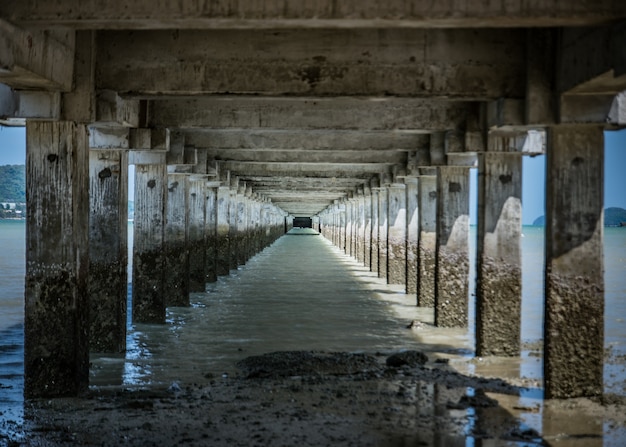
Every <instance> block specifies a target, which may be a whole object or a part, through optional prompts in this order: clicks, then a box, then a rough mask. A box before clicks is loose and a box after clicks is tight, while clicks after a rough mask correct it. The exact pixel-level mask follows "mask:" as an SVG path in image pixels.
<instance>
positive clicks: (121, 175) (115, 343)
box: [89, 150, 128, 352]
mask: <svg viewBox="0 0 626 447" xmlns="http://www.w3.org/2000/svg"><path fill="white" fill-rule="evenodd" d="M127 265H128V153H127V152H126V151H123V150H90V151H89V302H90V303H89V304H90V306H89V317H90V321H91V325H90V333H89V349H90V350H91V351H92V352H124V351H125V350H126V303H127V301H128V273H127Z"/></svg>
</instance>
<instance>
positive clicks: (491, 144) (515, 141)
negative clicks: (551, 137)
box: [487, 129, 547, 155]
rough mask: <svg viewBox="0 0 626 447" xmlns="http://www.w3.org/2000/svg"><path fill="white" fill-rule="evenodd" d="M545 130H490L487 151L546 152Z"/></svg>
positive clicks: (534, 153)
mask: <svg viewBox="0 0 626 447" xmlns="http://www.w3.org/2000/svg"><path fill="white" fill-rule="evenodd" d="M546 140H547V136H546V131H545V130H542V129H537V130H520V131H506V130H492V131H490V132H489V141H488V145H487V151H488V152H520V153H522V154H523V155H541V154H545V153H546Z"/></svg>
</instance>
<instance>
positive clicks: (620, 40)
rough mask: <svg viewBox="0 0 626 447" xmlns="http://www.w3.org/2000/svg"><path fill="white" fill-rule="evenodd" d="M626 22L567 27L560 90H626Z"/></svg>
mask: <svg viewBox="0 0 626 447" xmlns="http://www.w3.org/2000/svg"><path fill="white" fill-rule="evenodd" d="M625 38H626V22H620V23H617V24H615V25H613V26H606V27H597V28H570V29H564V30H563V31H562V34H561V41H560V42H561V45H560V47H559V58H558V61H559V63H558V66H557V70H558V71H557V74H556V79H557V80H558V84H557V92H558V93H575V94H590V93H595V94H613V95H615V94H617V93H619V92H621V91H623V90H626V55H624V39H625Z"/></svg>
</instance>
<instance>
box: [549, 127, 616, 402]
mask: <svg viewBox="0 0 626 447" xmlns="http://www.w3.org/2000/svg"><path fill="white" fill-rule="evenodd" d="M546 179H547V186H546V238H545V239H546V264H545V265H546V276H545V324H544V380H545V394H546V397H547V398H570V397H579V396H594V395H599V394H602V392H603V384H602V378H603V376H602V374H603V359H604V278H603V259H602V256H603V252H602V238H603V201H604V196H603V187H604V186H603V182H604V135H603V132H602V129H601V128H599V127H577V126H559V127H554V128H552V129H551V135H550V146H549V147H548V154H547V172H546Z"/></svg>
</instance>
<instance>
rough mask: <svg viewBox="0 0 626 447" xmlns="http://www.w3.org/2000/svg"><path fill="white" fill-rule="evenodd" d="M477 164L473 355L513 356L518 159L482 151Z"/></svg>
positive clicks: (516, 347) (517, 316) (516, 349)
mask: <svg viewBox="0 0 626 447" xmlns="http://www.w3.org/2000/svg"><path fill="white" fill-rule="evenodd" d="M490 138H497V137H490ZM478 163H479V164H478V244H477V262H476V279H477V280H476V355H478V356H487V355H509V356H513V355H519V353H520V339H521V308H522V269H521V261H522V257H521V249H520V238H521V233H522V155H521V153H516V152H513V153H504V152H486V153H482V154H479V158H478Z"/></svg>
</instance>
